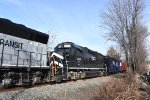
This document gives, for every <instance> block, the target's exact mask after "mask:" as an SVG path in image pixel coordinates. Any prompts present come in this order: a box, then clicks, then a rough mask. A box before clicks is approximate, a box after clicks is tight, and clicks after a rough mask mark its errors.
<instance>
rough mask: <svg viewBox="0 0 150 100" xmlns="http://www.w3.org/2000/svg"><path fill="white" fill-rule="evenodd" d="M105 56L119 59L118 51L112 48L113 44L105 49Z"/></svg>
mask: <svg viewBox="0 0 150 100" xmlns="http://www.w3.org/2000/svg"><path fill="white" fill-rule="evenodd" d="M107 56H110V57H113V58H116V59H120V53H119V52H118V51H117V50H115V49H114V47H113V46H111V47H110V48H109V49H108V51H107Z"/></svg>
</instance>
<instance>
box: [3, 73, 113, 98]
mask: <svg viewBox="0 0 150 100" xmlns="http://www.w3.org/2000/svg"><path fill="white" fill-rule="evenodd" d="M111 79H112V77H111V76H106V77H97V78H90V79H86V80H77V81H75V82H74V81H71V82H67V83H61V84H53V85H46V86H41V87H33V88H29V89H22V90H17V91H9V92H2V93H0V100H1V99H2V100H91V99H92V97H94V95H97V94H98V90H99V86H102V85H103V84H105V83H107V82H108V81H110V80H111Z"/></svg>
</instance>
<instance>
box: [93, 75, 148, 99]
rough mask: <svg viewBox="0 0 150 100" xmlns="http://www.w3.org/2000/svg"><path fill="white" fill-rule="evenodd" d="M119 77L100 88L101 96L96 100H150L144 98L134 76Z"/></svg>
mask: <svg viewBox="0 0 150 100" xmlns="http://www.w3.org/2000/svg"><path fill="white" fill-rule="evenodd" d="M115 77H116V76H115ZM117 77H119V78H114V79H113V80H112V81H111V82H109V83H107V84H105V85H104V86H103V87H99V95H98V96H97V97H95V98H94V100H148V99H145V98H142V95H141V92H140V90H139V84H138V83H137V82H136V78H135V77H134V75H131V74H127V75H126V76H125V77H124V78H120V76H117Z"/></svg>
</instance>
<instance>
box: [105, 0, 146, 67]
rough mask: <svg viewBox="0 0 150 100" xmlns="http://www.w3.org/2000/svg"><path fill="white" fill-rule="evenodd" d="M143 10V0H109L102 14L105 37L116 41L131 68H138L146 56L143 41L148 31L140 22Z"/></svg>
mask: <svg viewBox="0 0 150 100" xmlns="http://www.w3.org/2000/svg"><path fill="white" fill-rule="evenodd" d="M143 10H144V2H143V0H111V1H110V5H109V7H108V9H107V10H106V11H105V12H104V13H103V14H102V19H103V21H104V26H105V28H107V29H108V31H109V32H108V33H107V34H106V37H107V38H108V39H109V40H112V41H115V42H117V43H118V45H119V46H120V47H121V48H122V50H123V51H124V54H125V58H126V63H127V66H128V67H130V68H131V67H132V69H133V70H136V69H138V67H139V66H140V65H139V64H141V63H142V61H144V59H145V56H146V51H145V45H144V43H145V40H146V37H147V36H148V34H147V33H148V31H147V27H146V26H144V25H143V24H142V19H143ZM143 55H145V56H143ZM140 56H143V57H140ZM141 58H142V59H143V60H141ZM139 59H140V60H139Z"/></svg>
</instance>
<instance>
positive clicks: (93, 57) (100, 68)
mask: <svg viewBox="0 0 150 100" xmlns="http://www.w3.org/2000/svg"><path fill="white" fill-rule="evenodd" d="M54 52H55V53H57V54H59V55H61V56H62V57H63V59H61V60H62V65H63V67H59V65H58V64H57V63H56V65H55V64H53V65H52V66H53V68H52V70H55V71H56V70H59V71H56V72H58V73H57V74H55V73H53V74H54V77H53V79H54V80H55V81H57V79H61V80H68V79H73V80H76V79H80V78H87V77H94V76H102V75H104V74H106V73H107V67H106V66H105V64H104V56H103V55H102V54H100V53H98V52H96V51H92V50H90V49H88V48H87V47H81V46H79V45H76V44H74V43H72V42H63V43H61V44H58V45H57V46H56V47H55V50H54ZM56 58H57V60H56ZM58 59H59V58H58V57H56V56H55V57H54V59H53V60H55V61H57V62H59V63H61V62H60V60H59V61H58ZM53 62H54V61H53ZM54 66H57V67H54ZM55 71H53V72H55ZM62 72H64V73H63V75H62V76H65V77H61V74H62ZM59 73H60V74H59ZM58 77H61V78H58Z"/></svg>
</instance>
